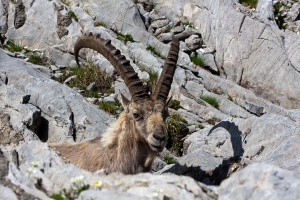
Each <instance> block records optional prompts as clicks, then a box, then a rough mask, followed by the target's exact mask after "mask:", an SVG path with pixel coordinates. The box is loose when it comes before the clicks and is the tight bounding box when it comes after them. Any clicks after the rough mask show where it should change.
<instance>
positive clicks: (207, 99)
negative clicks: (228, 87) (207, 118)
mask: <svg viewBox="0 0 300 200" xmlns="http://www.w3.org/2000/svg"><path fill="white" fill-rule="evenodd" d="M200 98H201V99H202V100H203V101H205V102H206V103H208V104H210V105H212V106H213V107H215V108H216V109H219V102H218V100H217V99H216V98H215V97H212V96H206V95H201V96H200Z"/></svg>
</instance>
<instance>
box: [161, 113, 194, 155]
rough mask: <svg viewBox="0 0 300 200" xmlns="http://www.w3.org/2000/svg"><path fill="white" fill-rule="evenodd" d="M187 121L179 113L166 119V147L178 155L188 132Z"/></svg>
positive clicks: (180, 153)
mask: <svg viewBox="0 0 300 200" xmlns="http://www.w3.org/2000/svg"><path fill="white" fill-rule="evenodd" d="M187 126H188V123H187V121H186V120H185V119H183V118H182V117H181V116H180V115H179V114H173V115H171V116H170V117H168V118H167V120H166V127H165V128H166V133H167V136H168V139H167V145H166V147H167V148H168V149H169V150H170V151H171V152H173V153H175V154H176V155H178V156H181V155H182V148H183V141H182V139H183V138H184V137H186V135H187V134H188V133H189V129H188V127H187Z"/></svg>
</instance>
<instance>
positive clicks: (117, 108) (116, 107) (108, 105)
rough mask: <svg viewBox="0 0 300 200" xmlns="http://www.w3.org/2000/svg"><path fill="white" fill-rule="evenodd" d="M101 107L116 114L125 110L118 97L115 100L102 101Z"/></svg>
mask: <svg viewBox="0 0 300 200" xmlns="http://www.w3.org/2000/svg"><path fill="white" fill-rule="evenodd" d="M99 108H100V109H102V110H104V111H105V112H108V113H110V114H112V115H115V116H117V115H118V114H120V112H121V111H122V110H123V107H122V104H121V103H120V102H119V101H118V99H117V98H116V99H115V102H110V101H106V102H105V101H100V102H99Z"/></svg>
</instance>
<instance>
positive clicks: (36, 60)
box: [28, 53, 46, 66]
mask: <svg viewBox="0 0 300 200" xmlns="http://www.w3.org/2000/svg"><path fill="white" fill-rule="evenodd" d="M28 62H31V63H33V64H35V65H44V66H45V65H46V59H45V58H43V57H42V56H40V55H39V54H37V53H33V54H31V55H30V56H29V58H28Z"/></svg>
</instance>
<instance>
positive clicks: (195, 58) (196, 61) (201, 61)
mask: <svg viewBox="0 0 300 200" xmlns="http://www.w3.org/2000/svg"><path fill="white" fill-rule="evenodd" d="M190 59H191V61H192V63H194V64H195V65H198V66H204V65H205V60H204V59H203V58H202V57H201V56H200V55H191V56H190Z"/></svg>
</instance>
